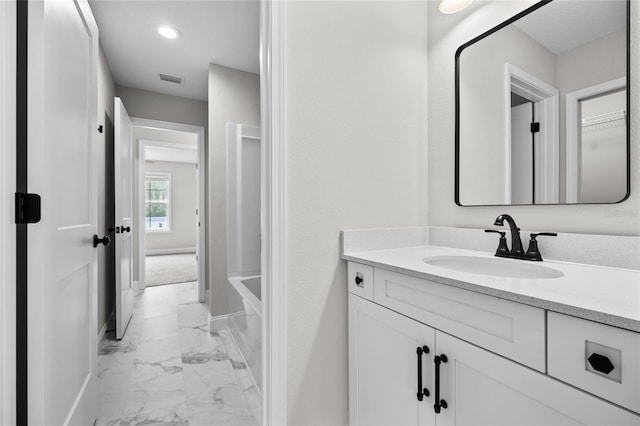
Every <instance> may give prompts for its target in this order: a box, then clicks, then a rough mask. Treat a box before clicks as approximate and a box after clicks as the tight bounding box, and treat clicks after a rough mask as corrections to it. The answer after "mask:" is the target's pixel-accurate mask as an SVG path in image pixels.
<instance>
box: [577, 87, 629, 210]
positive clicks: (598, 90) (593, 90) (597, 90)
mask: <svg viewBox="0 0 640 426" xmlns="http://www.w3.org/2000/svg"><path fill="white" fill-rule="evenodd" d="M624 88H627V77H620V78H616V79H613V80H609V81H605V82H602V83H599V84H596V85H594V86H589V87H585V88H584V89H580V90H576V91H573V92H570V93H567V95H566V99H565V108H566V114H565V116H566V124H565V131H566V134H567V136H566V142H565V144H566V192H565V202H566V203H572V204H575V203H577V202H578V193H579V191H580V186H579V181H580V167H578V161H579V160H580V158H579V157H580V155H579V151H580V150H579V143H578V139H579V132H578V116H579V108H578V104H579V103H580V101H581V100H583V99H586V98H591V97H593V96H597V95H603V94H605V93H607V92H615V91H617V90H620V89H624ZM626 108H627V107H626V106H625V109H626ZM627 113H628V112H627Z"/></svg>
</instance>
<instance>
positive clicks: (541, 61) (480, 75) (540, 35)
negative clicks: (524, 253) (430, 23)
mask: <svg viewBox="0 0 640 426" xmlns="http://www.w3.org/2000/svg"><path fill="white" fill-rule="evenodd" d="M627 24H628V1H626V0H594V1H580V0H554V1H545V2H540V3H538V4H536V5H535V6H533V7H532V8H530V9H528V10H527V11H525V12H523V13H521V14H519V15H517V16H516V17H514V18H512V19H511V20H509V21H507V22H505V23H503V24H501V25H499V26H498V27H496V28H494V29H492V30H490V31H488V32H487V33H485V34H483V35H481V36H479V37H477V38H476V39H474V40H472V41H470V42H469V43H466V44H465V45H463V46H461V47H460V49H458V52H457V54H456V65H457V67H456V85H457V99H456V102H457V103H456V113H457V127H456V166H457V167H456V202H457V203H458V204H460V205H510V204H564V203H615V202H619V201H622V200H623V199H625V198H626V197H627V195H628V188H629V186H628V180H629V170H628V162H629V160H628V155H629V152H628V151H629V148H628V143H629V139H628V120H627V110H628V102H629V100H628V96H627V85H628V78H627V68H628V31H627Z"/></svg>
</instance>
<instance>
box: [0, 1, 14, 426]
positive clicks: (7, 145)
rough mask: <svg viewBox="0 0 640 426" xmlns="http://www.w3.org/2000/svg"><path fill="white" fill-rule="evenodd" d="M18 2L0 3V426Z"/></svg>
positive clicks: (8, 378) (9, 360)
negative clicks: (0, 58)
mask: <svg viewBox="0 0 640 426" xmlns="http://www.w3.org/2000/svg"><path fill="white" fill-rule="evenodd" d="M16 32H17V2H16V1H15V0H14V1H0V57H2V62H0V94H1V95H2V96H0V189H1V191H2V197H0V235H2V238H0V321H1V324H0V424H3V425H5V424H16V423H17V420H16V335H17V333H16V312H17V309H16V225H15V218H14V214H13V212H14V201H13V197H11V196H10V194H13V193H14V192H16V185H17V182H16V169H17V167H16V150H17V147H16V128H17V123H16V101H17V97H16V77H17V76H16V67H17V61H16V54H17V46H16V44H17V36H16V35H17V34H16Z"/></svg>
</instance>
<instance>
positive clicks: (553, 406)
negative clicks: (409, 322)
mask: <svg viewBox="0 0 640 426" xmlns="http://www.w3.org/2000/svg"><path fill="white" fill-rule="evenodd" d="M436 344H437V354H436V355H440V354H445V355H446V356H447V362H446V363H443V364H441V367H440V380H441V395H440V397H441V398H442V399H444V400H445V401H446V402H447V405H448V407H447V409H443V410H442V411H441V413H440V414H437V415H436V422H437V424H438V426H442V425H466V426H471V425H492V426H498V425H508V426H515V425H553V426H558V425H609V426H613V425H638V424H640V417H638V416H636V415H634V414H632V413H630V412H629V411H626V410H624V409H622V408H619V407H617V406H615V405H612V404H610V403H608V402H605V401H603V400H601V399H599V398H597V397H594V396H592V395H590V394H587V393H585V392H582V391H580V390H578V389H575V388H573V387H570V386H568V385H566V384H564V383H562V382H559V381H557V380H555V379H553V378H551V377H549V376H546V375H544V374H540V373H538V372H536V371H533V370H531V369H529V368H527V367H524V366H522V365H520V364H517V363H515V362H513V361H509V360H507V359H505V358H502V357H500V356H498V355H495V354H493V353H491V352H488V351H486V350H483V349H480V348H478V347H476V346H473V345H471V344H469V343H466V342H463V341H462V340H459V339H456V338H454V337H452V336H449V335H448V334H445V333H442V332H439V331H438V332H436Z"/></svg>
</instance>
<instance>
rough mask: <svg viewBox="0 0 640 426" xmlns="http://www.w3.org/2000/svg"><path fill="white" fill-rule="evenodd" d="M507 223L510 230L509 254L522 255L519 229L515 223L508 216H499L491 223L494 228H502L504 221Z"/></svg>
mask: <svg viewBox="0 0 640 426" xmlns="http://www.w3.org/2000/svg"><path fill="white" fill-rule="evenodd" d="M505 220H506V221H507V224H509V229H510V230H511V251H510V252H509V253H511V254H519V253H524V250H523V249H522V240H521V239H520V228H518V226H517V225H516V221H515V220H513V218H512V217H511V216H509V215H508V214H501V215H500V216H498V217H497V218H496V221H495V222H493V224H494V225H496V226H503V225H504V221H505Z"/></svg>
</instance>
